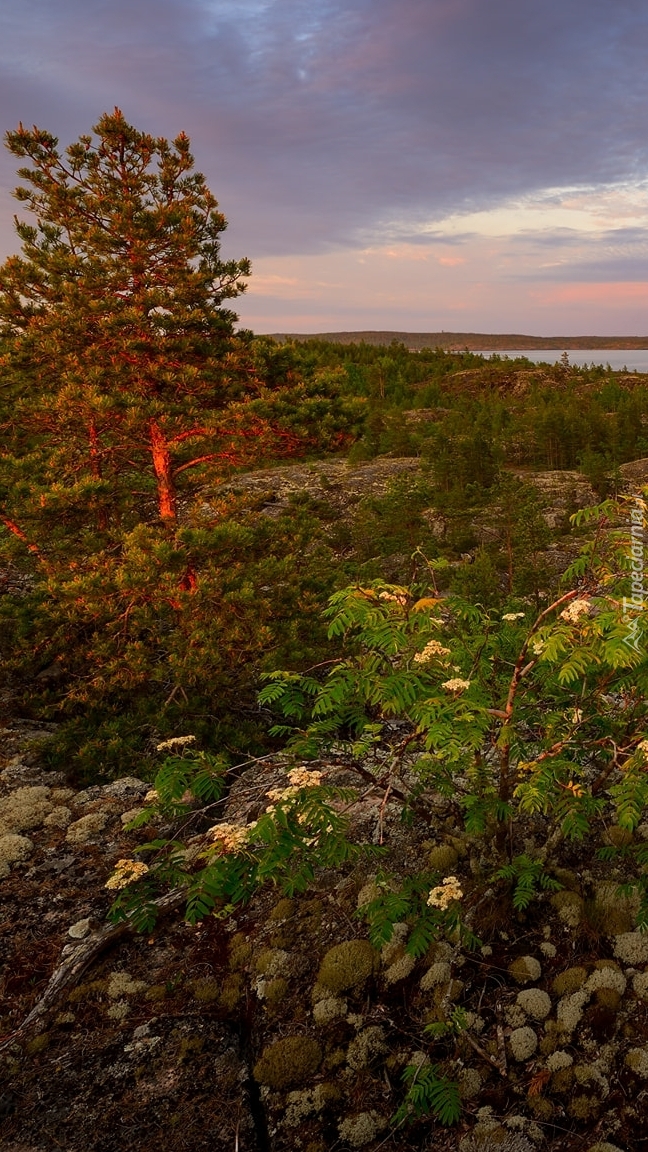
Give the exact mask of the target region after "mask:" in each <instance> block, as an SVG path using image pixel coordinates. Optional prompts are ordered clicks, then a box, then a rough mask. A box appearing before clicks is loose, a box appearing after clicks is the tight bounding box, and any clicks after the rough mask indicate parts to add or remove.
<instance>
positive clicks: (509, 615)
mask: <svg viewBox="0 0 648 1152" xmlns="http://www.w3.org/2000/svg"><path fill="white" fill-rule="evenodd" d="M502 620H506V622H507V624H514V623H515V621H516V620H524V612H505V613H504V615H503V616H502Z"/></svg>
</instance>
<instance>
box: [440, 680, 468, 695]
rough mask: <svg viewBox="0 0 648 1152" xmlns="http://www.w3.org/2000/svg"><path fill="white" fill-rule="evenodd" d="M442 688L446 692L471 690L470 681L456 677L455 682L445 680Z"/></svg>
mask: <svg viewBox="0 0 648 1152" xmlns="http://www.w3.org/2000/svg"><path fill="white" fill-rule="evenodd" d="M441 687H442V688H445V690H446V692H465V691H466V688H470V680H461V679H459V677H456V678H455V679H454V680H444V682H443V684H442V685H441Z"/></svg>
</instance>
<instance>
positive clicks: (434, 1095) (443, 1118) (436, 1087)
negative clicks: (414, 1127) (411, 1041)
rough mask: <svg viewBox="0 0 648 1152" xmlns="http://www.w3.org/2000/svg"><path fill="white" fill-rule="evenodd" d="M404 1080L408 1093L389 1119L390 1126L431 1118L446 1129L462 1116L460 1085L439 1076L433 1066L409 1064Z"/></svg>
mask: <svg viewBox="0 0 648 1152" xmlns="http://www.w3.org/2000/svg"><path fill="white" fill-rule="evenodd" d="M403 1081H404V1083H405V1084H406V1085H407V1094H406V1096H405V1099H404V1100H403V1103H402V1104H401V1105H400V1107H399V1109H398V1111H397V1112H395V1114H394V1116H393V1117H392V1123H393V1124H404V1123H409V1124H411V1123H413V1121H415V1120H422V1119H424V1118H425V1117H426V1116H430V1115H432V1116H434V1117H435V1118H436V1119H437V1120H438V1121H439V1123H440V1124H443V1125H444V1126H445V1127H449V1126H450V1125H452V1124H456V1123H457V1121H458V1120H459V1117H460V1116H461V1098H460V1095H459V1085H458V1084H456V1083H455V1082H454V1081H453V1080H449V1079H448V1078H447V1077H446V1076H441V1075H439V1070H438V1068H437V1066H436V1065H434V1064H408V1066H407V1068H406V1069H405V1071H404V1072H403Z"/></svg>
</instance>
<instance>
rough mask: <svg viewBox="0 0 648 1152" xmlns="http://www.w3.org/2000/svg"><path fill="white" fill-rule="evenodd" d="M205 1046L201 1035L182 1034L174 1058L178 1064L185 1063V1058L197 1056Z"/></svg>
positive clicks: (189, 1058)
mask: <svg viewBox="0 0 648 1152" xmlns="http://www.w3.org/2000/svg"><path fill="white" fill-rule="evenodd" d="M204 1046H205V1041H204V1040H203V1039H202V1037H201V1036H183V1038H182V1040H181V1041H180V1047H179V1048H178V1055H177V1056H176V1060H177V1061H178V1064H185V1063H186V1062H187V1060H191V1059H192V1058H193V1057H194V1056H199V1055H200V1053H201V1052H202V1050H203V1048H204Z"/></svg>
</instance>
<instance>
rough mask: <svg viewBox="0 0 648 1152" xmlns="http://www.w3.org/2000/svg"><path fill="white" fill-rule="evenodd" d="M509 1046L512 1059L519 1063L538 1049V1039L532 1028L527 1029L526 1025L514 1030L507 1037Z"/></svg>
mask: <svg viewBox="0 0 648 1152" xmlns="http://www.w3.org/2000/svg"><path fill="white" fill-rule="evenodd" d="M509 1045H510V1047H511V1055H512V1056H513V1059H514V1060H517V1061H518V1062H519V1063H521V1062H523V1061H524V1060H529V1059H530V1057H531V1056H533V1054H534V1052H535V1050H536V1048H537V1047H538V1037H537V1036H536V1034H535V1032H534V1031H533V1028H529V1027H528V1025H527V1026H526V1027H524V1028H516V1029H514V1031H513V1032H511V1035H510V1036H509Z"/></svg>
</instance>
